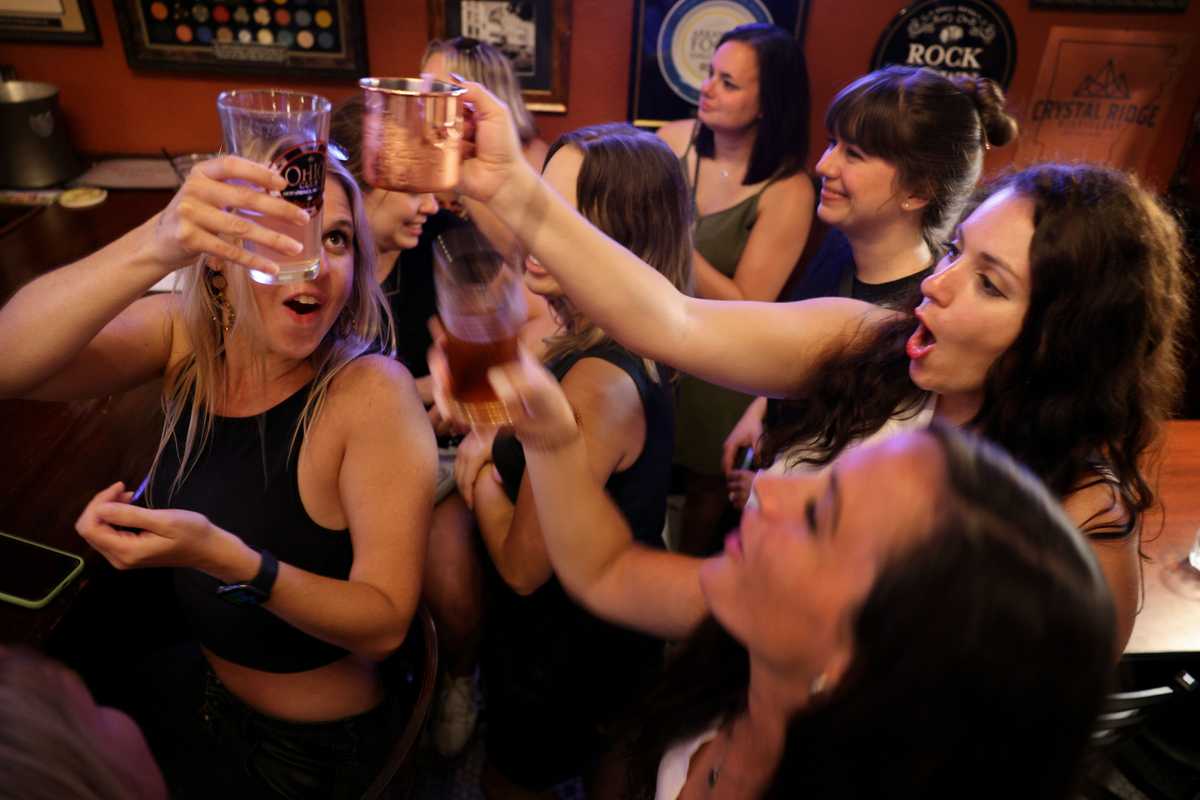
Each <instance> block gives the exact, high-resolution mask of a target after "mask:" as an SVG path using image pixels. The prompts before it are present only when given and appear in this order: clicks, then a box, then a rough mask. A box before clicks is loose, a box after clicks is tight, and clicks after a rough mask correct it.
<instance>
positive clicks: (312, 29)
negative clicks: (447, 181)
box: [0, 0, 368, 80]
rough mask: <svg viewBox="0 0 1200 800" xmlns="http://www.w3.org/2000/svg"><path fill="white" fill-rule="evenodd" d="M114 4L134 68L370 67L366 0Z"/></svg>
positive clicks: (337, 74)
mask: <svg viewBox="0 0 1200 800" xmlns="http://www.w3.org/2000/svg"><path fill="white" fill-rule="evenodd" d="M0 2H3V0H0ZM114 4H115V5H116V9H117V24H118V25H119V27H120V29H121V40H122V42H123V43H124V45H125V59H126V61H128V62H129V66H130V67H132V68H133V69H137V70H162V71H167V72H212V73H221V74H239V75H272V76H279V77H287V78H289V79H301V80H309V79H329V80H346V79H350V78H357V77H361V76H362V75H365V74H367V71H368V70H367V47H366V40H365V38H364V35H363V27H362V24H363V23H362V20H363V9H362V0H321V2H310V0H275V2H272V3H266V2H254V3H249V2H222V0H207V2H195V3H192V4H188V3H175V2H169V1H168V0H114Z"/></svg>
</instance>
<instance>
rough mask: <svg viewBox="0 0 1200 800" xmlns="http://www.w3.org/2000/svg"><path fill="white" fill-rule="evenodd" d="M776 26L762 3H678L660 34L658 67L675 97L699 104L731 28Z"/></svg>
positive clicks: (744, 0) (691, 0) (740, 0)
mask: <svg viewBox="0 0 1200 800" xmlns="http://www.w3.org/2000/svg"><path fill="white" fill-rule="evenodd" d="M751 22H766V23H774V22H775V20H774V19H772V18H771V13H770V12H769V11H767V7H766V6H764V5H763V4H762V2H760V0H679V2H678V3H676V4H675V5H673V6H671V9H670V10H669V11H667V13H666V15H665V16H664V17H663V23H662V27H661V28H660V29H659V31H658V48H657V49H658V68H659V70H660V71H661V72H662V76H663V79H664V80H665V81H666V82H667V86H669V87H670V88H671V91H673V92H674V93H675V94H677V95H679V96H680V97H681V98H683V99H684V100H686V101H687V102H689V103H691V104H692V105H697V104H698V103H699V102H700V84H702V83H703V82H704V79H705V78H706V77H708V63H709V62H710V61H712V54H713V51H714V50H716V49H717V42H718V41H719V40H720V38H721V37H722V36H724V35H725V33H726V32H727V31H729V30H730V29H731V28H736V27H737V26H738V25H746V24H748V23H751Z"/></svg>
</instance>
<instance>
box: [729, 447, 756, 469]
mask: <svg viewBox="0 0 1200 800" xmlns="http://www.w3.org/2000/svg"><path fill="white" fill-rule="evenodd" d="M752 466H754V448H753V447H739V448H738V449H737V452H736V453H734V454H733V468H734V469H750V468H751V467H752Z"/></svg>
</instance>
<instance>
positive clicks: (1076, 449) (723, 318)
mask: <svg viewBox="0 0 1200 800" xmlns="http://www.w3.org/2000/svg"><path fill="white" fill-rule="evenodd" d="M468 97H469V98H470V99H472V100H474V101H476V102H477V103H478V104H479V105H480V106H481V107H482V108H483V109H484V111H483V113H481V114H480V125H479V129H478V133H477V136H476V139H477V142H476V145H477V153H478V155H477V156H476V158H474V159H472V160H469V161H467V162H466V163H465V164H464V173H463V184H462V188H463V190H464V191H466V192H468V193H471V194H473V195H475V196H476V197H478V198H480V199H481V200H485V201H486V202H487V203H488V205H489V207H491V208H493V209H494V210H496V211H497V213H499V214H501V216H502V218H504V219H505V221H506V222H508V223H509V224H510V226H512V227H513V229H514V230H515V231H516V232H517V234H518V235H519V236H520V237H521V239H522V241H523V242H524V243H525V244H526V245H527V246H528V247H530V249H531V250H532V252H533V253H534V255H535V256H537V258H538V259H539V261H540V262H541V263H542V265H543V266H544V267H545V268H546V270H547V271H548V272H550V273H551V274H552V275H554V276H555V279H556V280H557V281H558V283H559V285H561V286H562V287H563V290H564V291H565V292H566V294H567V296H568V297H570V298H571V299H572V301H573V302H574V303H575V304H576V305H577V306H579V307H580V308H581V309H583V311H584V312H585V313H586V314H587V315H588V317H589V318H590V319H592V320H594V321H595V322H596V323H597V324H598V325H601V326H602V327H603V328H604V329H605V331H607V332H608V333H609V334H611V335H612V336H613V338H615V339H616V340H617V341H619V342H621V343H623V344H624V345H625V346H627V347H629V348H631V349H632V350H634V351H635V352H639V353H641V354H643V355H645V356H646V357H649V358H654V359H657V360H660V361H662V362H664V363H667V364H670V365H672V366H674V367H676V368H679V369H682V370H686V371H689V372H691V373H693V374H696V375H699V376H701V377H704V378H706V379H707V380H711V381H716V382H719V383H723V384H727V385H730V386H735V387H737V388H739V389H743V390H750V391H756V392H759V393H762V394H765V395H768V396H775V397H785V398H796V399H798V400H803V401H804V402H805V406H806V409H807V410H805V411H804V412H803V416H802V417H799V418H798V421H797V422H796V424H795V425H794V427H793V428H792V429H791V430H790V431H787V432H786V434H785V437H784V438H785V439H786V440H787V441H785V442H784V444H786V445H789V446H794V447H796V448H797V449H796V450H795V451H794V453H795V457H796V459H797V460H799V461H804V462H807V463H810V464H812V465H814V466H815V467H819V466H820V465H822V464H825V463H827V462H828V461H829V460H830V459H832V458H833V457H834V456H836V455H837V454H838V453H840V452H841V451H842V450H843V449H845V447H846V446H847V445H849V444H851V443H853V442H855V441H858V440H861V439H864V438H866V437H869V436H871V435H872V434H874V433H876V432H877V431H879V430H880V429H882V428H883V427H884V426H885V425H886V424H888V423H889V421H893V420H894V421H898V422H901V423H903V422H907V423H909V424H911V425H921V424H923V423H925V422H927V419H928V417H929V416H932V417H936V418H940V419H942V420H944V421H945V422H947V423H950V424H954V425H959V426H963V427H968V428H971V429H974V430H977V431H978V432H980V433H982V434H984V435H986V436H988V437H989V438H991V439H994V440H995V441H997V442H998V443H1000V444H1001V445H1003V446H1004V447H1005V448H1007V449H1008V450H1010V451H1011V452H1012V453H1013V455H1015V456H1016V457H1017V458H1018V459H1019V460H1021V461H1023V462H1025V463H1026V464H1028V465H1029V466H1030V467H1031V468H1032V469H1033V470H1034V472H1035V473H1036V474H1037V475H1038V476H1039V477H1040V478H1042V479H1043V480H1044V481H1045V482H1046V484H1047V485H1048V486H1049V487H1050V488H1051V490H1053V491H1054V492H1055V493H1056V494H1057V495H1058V496H1059V497H1060V498H1062V500H1063V502H1064V505H1065V507H1066V509H1067V511H1068V513H1069V514H1070V516H1071V518H1072V519H1073V520H1074V521H1075V523H1076V524H1077V525H1079V526H1080V527H1081V528H1082V529H1083V530H1084V531H1085V532H1086V533H1088V534H1089V541H1090V542H1091V543H1092V545H1093V547H1094V548H1095V549H1096V552H1097V555H1098V556H1099V558H1100V562H1101V565H1102V567H1103V569H1104V571H1105V574H1106V576H1107V578H1108V580H1109V583H1110V585H1111V587H1112V591H1113V595H1114V597H1115V600H1116V609H1117V621H1118V629H1117V630H1118V636H1117V644H1118V646H1119V647H1123V646H1124V643H1125V642H1126V641H1127V640H1128V637H1129V633H1130V631H1131V630H1132V627H1133V620H1134V616H1135V613H1136V608H1137V589H1138V581H1137V575H1138V569H1137V545H1138V536H1139V530H1140V523H1141V518H1142V514H1143V513H1144V512H1145V511H1146V510H1147V509H1148V508H1149V507H1150V506H1151V505H1152V504H1153V502H1154V490H1153V487H1152V486H1151V485H1150V483H1149V481H1148V480H1147V477H1146V473H1145V471H1144V470H1145V467H1144V459H1145V457H1146V456H1147V455H1148V453H1149V450H1150V448H1151V447H1152V445H1153V444H1154V443H1155V441H1156V439H1157V437H1158V434H1159V432H1160V427H1161V425H1162V423H1163V421H1164V420H1165V419H1166V418H1167V416H1168V415H1169V413H1170V410H1171V408H1172V406H1173V404H1174V403H1175V402H1176V401H1177V396H1178V390H1179V386H1180V367H1179V354H1178V349H1179V338H1180V330H1181V327H1182V323H1183V321H1184V320H1185V318H1186V309H1187V296H1188V279H1187V277H1186V274H1185V271H1184V269H1183V262H1184V253H1183V249H1182V247H1181V243H1180V235H1179V230H1178V226H1177V225H1176V223H1175V221H1174V220H1173V218H1172V217H1171V215H1170V214H1169V213H1167V212H1166V211H1165V210H1163V208H1162V207H1161V205H1160V204H1159V203H1158V201H1157V200H1156V199H1155V198H1154V196H1153V195H1152V194H1150V193H1149V192H1147V191H1146V190H1144V189H1142V188H1141V187H1140V186H1139V185H1138V184H1137V182H1136V181H1135V180H1133V179H1132V178H1130V177H1129V176H1127V175H1124V174H1122V173H1119V172H1115V171H1112V170H1108V169H1104V168H1101V167H1094V166H1088V165H1075V166H1063V165H1053V164H1051V165H1044V166H1040V167H1032V168H1029V169H1027V170H1024V171H1022V172H1020V173H1017V174H1016V175H1013V176H1011V177H1009V178H1007V179H1005V180H1003V181H1001V182H999V183H997V184H994V185H993V186H992V187H991V189H990V190H989V191H988V192H987V193H986V195H985V199H983V200H982V202H980V203H979V204H978V205H977V206H976V207H975V208H974V210H972V211H971V213H970V214H968V215H967V216H966V217H965V218H964V219H963V220H962V222H961V223H960V224H959V225H958V226H957V227H956V228H955V230H954V232H953V234H952V238H951V241H950V242H949V243H948V248H947V251H946V254H945V255H944V256H943V257H942V259H941V260H940V261H939V263H938V266H937V268H936V269H935V271H934V273H933V274H931V275H930V276H929V277H927V278H926V279H925V280H924V281H923V282H922V284H921V291H922V294H923V299H922V301H921V303H920V304H919V305H918V306H917V308H916V309H915V312H913V314H903V313H898V312H894V311H889V310H886V309H881V308H879V307H877V306H873V305H870V304H866V303H862V302H859V301H854V300H849V299H843V298H821V299H816V300H808V301H803V302H798V303H779V304H776V303H758V304H755V303H713V302H709V301H704V300H699V299H695V298H690V297H687V296H686V295H683V294H681V293H679V292H676V291H675V290H674V289H673V288H672V287H671V286H670V285H669V284H667V283H666V282H664V281H662V280H661V279H660V278H659V277H658V276H657V275H656V274H654V271H653V270H650V269H648V268H646V267H645V266H644V265H643V264H642V263H641V262H640V261H639V260H638V259H637V258H635V257H633V256H631V255H630V254H629V253H628V252H626V251H624V250H623V249H622V248H620V247H617V246H615V245H614V244H613V243H612V242H611V241H610V240H608V239H607V238H605V237H603V236H601V235H599V234H598V233H597V232H596V231H595V230H594V229H592V228H591V227H590V226H589V225H587V224H586V222H584V221H583V220H580V219H579V218H578V217H577V216H576V215H574V214H572V213H571V211H570V209H569V208H565V207H564V206H563V205H562V204H561V203H559V202H558V201H557V200H556V198H555V196H554V194H553V192H552V191H550V190H549V189H548V188H547V187H545V186H544V185H543V184H542V183H541V182H540V181H539V180H538V179H537V176H536V175H535V174H533V173H532V172H530V171H528V170H526V169H525V168H524V167H523V165H522V164H521V163H520V162H519V161H518V160H517V159H516V158H515V157H514V153H515V149H514V146H513V145H512V142H511V137H508V136H507V134H506V131H505V130H504V129H503V127H502V126H503V125H504V124H507V121H506V120H504V115H503V110H502V108H500V107H499V106H497V105H495V104H494V103H493V102H492V101H490V100H489V98H488V97H487V96H486V94H485V93H484V92H482V91H481V90H479V89H478V88H475V87H472V88H471V91H469V92H468ZM980 135H981V137H982V131H981V132H980ZM583 265H586V266H583ZM846 398H853V402H847V400H846ZM925 409H931V410H932V414H923V413H922V411H923V410H925ZM893 427H895V426H893ZM617 563H618V562H616V561H613V562H609V564H608V566H615V565H616V564H617ZM560 576H561V571H560ZM568 585H569V584H568Z"/></svg>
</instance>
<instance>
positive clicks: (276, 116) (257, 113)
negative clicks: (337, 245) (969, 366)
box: [217, 89, 330, 283]
mask: <svg viewBox="0 0 1200 800" xmlns="http://www.w3.org/2000/svg"><path fill="white" fill-rule="evenodd" d="M329 110H330V103H329V101H328V100H326V99H325V98H324V97H321V96H320V95H316V94H305V93H303V92H285V91H282V90H280V89H251V90H241V89H239V90H235V91H229V92H221V94H220V96H218V97H217V113H218V114H219V115H220V117H221V129H222V131H223V132H224V139H225V151H226V152H228V153H233V154H234V155H239V156H242V157H243V158H248V159H250V160H251V161H257V162H258V163H260V164H266V165H267V166H269V167H270V168H271V169H272V170H274V171H275V172H278V173H279V174H280V175H282V176H283V177H284V178H286V179H287V182H288V185H287V188H286V189H284V190H283V191H282V192H280V193H279V194H280V195H281V196H282V197H283V198H284V199H285V200H288V201H290V202H292V203H293V204H295V205H297V206H299V207H300V208H302V209H304V211H305V212H306V213H307V214H308V223H307V224H305V225H293V224H291V223H289V222H283V221H280V220H277V219H274V218H272V217H268V216H263V215H261V214H258V213H256V212H253V211H249V210H247V209H239V211H238V213H240V214H243V215H245V216H247V217H251V218H252V219H254V221H255V222H257V223H258V224H260V225H263V226H264V227H267V228H270V229H271V230H273V231H278V232H279V233H282V234H285V235H287V236H290V237H292V238H293V239H295V240H296V241H298V242H300V244H301V245H303V248H304V249H302V250H301V251H300V252H299V253H298V254H296V255H293V254H291V253H280V252H278V251H277V250H273V249H272V248H269V247H265V246H263V245H259V244H255V243H253V242H245V243H244V245H245V247H246V249H247V250H253V251H255V252H257V253H259V254H260V255H263V256H265V257H267V258H269V259H271V260H272V261H274V262H275V263H276V264H278V265H279V274H278V275H271V274H270V273H267V272H260V271H259V270H256V269H252V270H250V277H251V278H253V279H254V280H256V281H258V282H259V283H293V282H295V281H307V280H312V279H313V278H315V277H317V273H319V272H320V271H321V221H322V214H321V210H322V206H323V205H324V199H325V150H326V148H327V147H328V144H329Z"/></svg>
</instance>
